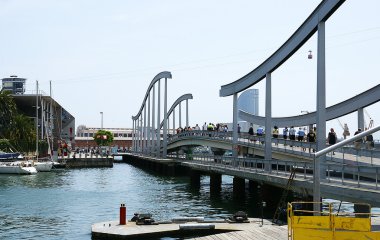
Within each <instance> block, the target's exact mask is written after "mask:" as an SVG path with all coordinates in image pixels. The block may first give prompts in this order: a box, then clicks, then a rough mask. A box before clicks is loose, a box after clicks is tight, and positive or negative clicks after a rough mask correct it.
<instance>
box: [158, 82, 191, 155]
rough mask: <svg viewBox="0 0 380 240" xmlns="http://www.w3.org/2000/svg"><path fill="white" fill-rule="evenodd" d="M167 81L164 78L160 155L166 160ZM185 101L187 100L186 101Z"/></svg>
mask: <svg viewBox="0 0 380 240" xmlns="http://www.w3.org/2000/svg"><path fill="white" fill-rule="evenodd" d="M167 82H168V79H167V78H165V86H164V129H163V131H164V132H163V141H162V155H163V157H164V158H166V155H167V144H168V143H167V140H168V133H167V130H168V129H167V128H168V121H169V119H168V113H167V105H168V93H167V91H168V83H167ZM186 101H187V100H186Z"/></svg>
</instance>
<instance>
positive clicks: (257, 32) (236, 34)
mask: <svg viewBox="0 0 380 240" xmlns="http://www.w3.org/2000/svg"><path fill="white" fill-rule="evenodd" d="M319 3H320V1H316V0H309V1H304V0H292V1H280V0H270V1H253V0H252V1H248V0H247V1H224V0H221V1H216V0H214V1H199V0H193V1H174V0H163V1H147V0H140V1H127V0H125V1H124V0H123V1H122V0H119V1H118V0H110V1H89V0H88V1H85V0H75V1H74V0H66V1H58V0H34V1H30V0H0V30H1V37H0V46H1V47H0V49H1V51H0V52H1V54H0V77H7V76H9V75H12V74H15V75H18V76H20V77H25V78H27V79H28V80H27V90H34V89H35V80H38V81H39V82H40V87H41V89H42V90H44V91H45V92H46V93H48V92H49V81H50V80H52V83H53V97H54V98H55V99H57V101H58V102H60V103H61V104H62V105H63V106H64V107H65V108H66V109H67V110H68V111H69V112H70V113H71V114H72V115H74V116H75V118H76V124H77V125H79V124H84V125H87V126H89V127H99V126H100V113H99V112H101V111H102V112H104V127H131V126H132V120H131V116H132V115H135V114H136V113H137V111H138V110H139V108H140V106H141V102H142V100H143V97H144V95H145V92H146V89H147V87H148V85H149V83H150V81H151V80H152V79H153V77H154V76H155V75H156V74H157V73H159V72H161V71H170V72H172V75H173V79H170V80H168V91H169V92H168V104H169V107H170V105H171V104H172V103H173V102H174V101H175V99H177V98H178V97H179V96H181V95H183V94H185V93H192V94H193V96H194V99H193V100H191V101H190V102H189V112H190V115H191V117H190V124H191V125H195V124H196V123H198V124H201V123H203V122H205V121H207V122H231V121H232V97H226V98H221V97H219V89H220V87H221V86H222V85H224V84H227V83H230V82H233V81H235V80H237V79H239V78H240V77H242V76H244V75H245V74H247V73H248V72H250V71H251V70H253V69H254V68H256V67H257V66H258V65H259V64H260V63H261V62H263V61H264V60H265V59H266V58H268V57H269V56H270V55H271V54H272V53H273V52H274V51H275V50H277V49H278V48H279V47H280V46H281V45H282V44H283V43H284V41H286V40H287V39H288V38H289V37H290V36H291V34H293V32H294V31H295V30H296V29H297V28H298V27H299V26H300V25H301V24H302V22H303V21H304V20H305V19H306V18H307V16H309V15H310V13H311V12H312V11H313V10H314V8H315V7H316V6H317V5H318V4H319ZM379 9H380V2H379V1H376V0H367V1H346V2H345V3H344V4H343V5H342V6H341V7H340V8H339V9H338V10H337V12H336V13H335V14H334V15H333V16H332V17H330V19H329V20H328V21H327V23H326V63H327V65H326V77H327V97H326V99H327V106H330V105H333V104H336V103H338V102H341V101H344V100H346V99H347V98H350V97H352V96H354V95H356V94H359V93H361V92H363V91H365V90H367V89H369V88H371V87H373V86H375V85H377V84H379V82H380V79H379V78H380V77H379V75H378V74H377V70H378V69H379V67H380V60H379V55H380V46H379V44H378V43H379V40H380V14H378V10H379ZM309 50H312V51H313V54H314V58H313V59H312V60H309V59H307V54H308V51H309ZM316 51H317V46H316V36H313V37H312V38H311V39H310V40H309V41H308V42H307V43H306V44H305V45H304V46H303V47H302V48H301V49H300V50H299V51H298V52H297V53H295V54H294V55H293V56H292V58H290V59H289V60H288V61H287V62H286V63H285V64H283V65H282V66H281V67H280V68H279V69H277V70H276V71H275V72H273V73H272V89H273V100H272V101H273V105H272V111H273V112H272V115H273V116H274V117H276V116H292V115H297V114H300V112H301V111H302V110H307V111H314V110H315V102H316V89H315V86H316ZM253 88H258V89H259V91H260V115H264V113H265V112H264V109H265V107H264V102H265V98H264V97H265V82H264V81H262V82H261V83H259V84H258V85H256V86H253ZM379 106H380V105H379V104H375V105H373V106H371V107H369V108H367V111H368V113H369V114H370V116H371V117H372V118H373V119H374V120H375V124H376V125H378V123H379V121H380V107H379ZM161 116H162V114H161ZM356 118H357V116H356V114H350V115H348V116H345V117H342V118H340V120H341V122H343V123H345V122H347V123H348V124H349V127H350V130H351V132H352V133H353V132H354V130H355V129H356V128H357V122H356ZM177 119H178V118H177ZM183 119H184V118H183ZM368 121H369V119H368V117H367V116H366V122H367V123H368ZM329 127H334V128H336V130H337V132H338V135H341V132H342V131H341V129H340V127H339V124H338V121H336V120H334V121H331V122H328V128H329Z"/></svg>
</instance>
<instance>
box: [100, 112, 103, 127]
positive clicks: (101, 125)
mask: <svg viewBox="0 0 380 240" xmlns="http://www.w3.org/2000/svg"><path fill="white" fill-rule="evenodd" d="M100 116H101V117H100V119H101V121H100V129H101V130H103V112H100Z"/></svg>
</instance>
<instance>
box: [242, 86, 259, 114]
mask: <svg viewBox="0 0 380 240" xmlns="http://www.w3.org/2000/svg"><path fill="white" fill-rule="evenodd" d="M237 101H238V102H237V106H238V109H239V110H243V111H245V112H248V113H250V114H253V115H256V116H257V115H259V89H248V90H245V91H244V92H243V93H242V94H240V96H239V98H238V100H237ZM238 121H242V119H240V118H239V117H238Z"/></svg>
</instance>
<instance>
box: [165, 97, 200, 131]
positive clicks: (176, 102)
mask: <svg viewBox="0 0 380 240" xmlns="http://www.w3.org/2000/svg"><path fill="white" fill-rule="evenodd" d="M189 99H193V95H192V94H191V93H187V94H183V95H182V96H180V97H179V98H178V99H177V100H175V102H174V103H173V105H172V106H171V107H170V109H169V111H168V114H167V116H168V118H169V116H170V114H171V113H172V112H173V111H174V109H175V108H176V107H177V106H178V105H179V103H181V102H183V101H185V100H189ZM164 120H165V119H164ZM164 120H162V122H161V124H160V129H161V128H162V127H163V126H164Z"/></svg>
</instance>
